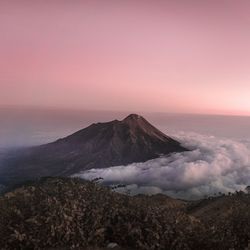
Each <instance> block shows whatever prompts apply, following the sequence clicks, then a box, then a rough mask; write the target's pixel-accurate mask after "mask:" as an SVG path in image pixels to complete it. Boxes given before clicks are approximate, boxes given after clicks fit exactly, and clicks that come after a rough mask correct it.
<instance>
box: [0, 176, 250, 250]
mask: <svg viewBox="0 0 250 250" xmlns="http://www.w3.org/2000/svg"><path fill="white" fill-rule="evenodd" d="M0 221H1V223H0V249H5V250H8V249H10V250H13V249H51V250H52V249H54V250H56V249H57V250H59V249H61V250H62V249H65V250H66V249H78V250H81V249H82V250H83V249H84V250H86V249H89V247H100V248H102V249H103V248H105V247H106V246H107V245H109V244H110V243H111V242H115V243H117V244H118V245H119V246H120V247H122V249H130V250H132V249H141V250H151V249H155V250H157V249H159V250H164V249H175V250H178V249H181V250H183V249H186V250H194V249H204V250H210V249H225V250H226V249H235V250H242V249H246V250H247V249H250V248H247V246H249V247H250V244H249V243H250V195H247V194H244V193H235V194H233V195H230V196H221V197H216V198H208V199H205V200H201V201H194V202H185V201H180V200H176V199H173V198H170V197H167V196H164V195H160V194H158V195H154V196H145V195H138V196H135V197H131V196H126V195H123V194H119V193H116V192H114V191H111V189H109V188H107V187H102V186H100V185H99V184H97V183H95V182H89V181H84V180H81V179H76V178H42V179H41V180H39V181H35V182H31V183H30V184H26V185H23V186H20V187H19V188H17V189H15V190H13V191H11V192H9V193H6V194H5V195H4V196H0ZM91 249H96V248H91ZM118 249H120V248H118Z"/></svg>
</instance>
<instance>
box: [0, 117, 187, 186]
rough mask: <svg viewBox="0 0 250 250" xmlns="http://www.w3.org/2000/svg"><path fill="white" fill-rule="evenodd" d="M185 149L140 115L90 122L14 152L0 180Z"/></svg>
mask: <svg viewBox="0 0 250 250" xmlns="http://www.w3.org/2000/svg"><path fill="white" fill-rule="evenodd" d="M184 150H186V149H185V148H184V147H182V146H181V145H180V143H179V142H177V141H175V140H173V139H172V138H170V137H168V136H166V135H165V134H163V133H162V132H160V131H159V130H158V129H156V128H155V127H154V126H152V125H151V124H150V123H149V122H147V121H146V120H145V119H144V118H143V117H141V116H139V115H134V114H132V115H129V116H128V117H126V118H125V119H124V120H122V121H118V120H114V121H111V122H106V123H97V124H92V125H90V126H89V127H87V128H85V129H83V130H80V131H78V132H76V133H74V134H73V135H70V136H68V137H66V138H63V139H60V140H58V141H55V142H53V143H50V144H46V145H42V146H39V147H33V148H29V149H25V150H22V151H19V152H15V157H10V158H9V159H8V160H7V161H6V162H5V163H4V167H3V168H0V183H2V184H9V183H15V182H17V181H18V180H19V181H20V180H29V179H34V178H38V177H42V176H69V175H72V174H75V173H78V172H80V171H82V170H87V169H91V168H105V167H110V166H116V165H126V164H129V163H132V162H143V161H147V160H149V159H152V158H156V157H158V156H159V155H160V154H169V153H173V152H181V151H184Z"/></svg>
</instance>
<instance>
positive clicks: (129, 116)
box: [123, 114, 144, 121]
mask: <svg viewBox="0 0 250 250" xmlns="http://www.w3.org/2000/svg"><path fill="white" fill-rule="evenodd" d="M140 119H144V118H143V117H142V116H140V115H137V114H130V115H128V116H127V117H126V118H125V119H124V120H123V121H135V120H140Z"/></svg>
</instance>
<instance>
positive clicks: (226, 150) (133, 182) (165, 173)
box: [78, 133, 250, 199]
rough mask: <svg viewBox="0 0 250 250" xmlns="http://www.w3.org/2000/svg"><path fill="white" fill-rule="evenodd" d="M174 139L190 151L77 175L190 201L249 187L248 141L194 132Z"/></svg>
mask: <svg viewBox="0 0 250 250" xmlns="http://www.w3.org/2000/svg"><path fill="white" fill-rule="evenodd" d="M175 137H176V138H177V139H178V140H179V141H181V142H182V144H183V145H184V146H185V147H187V148H189V149H191V151H189V152H183V153H176V154H172V155H170V156H163V157H160V158H157V159H153V160H150V161H147V162H145V163H133V164H130V165H128V166H116V167H110V168H107V169H91V170H88V171H85V172H81V173H79V174H78V176H80V177H82V178H85V179H94V178H96V177H102V178H103V179H104V182H105V183H108V184H111V183H112V184H117V183H122V184H127V185H128V189H130V190H131V192H132V193H149V194H152V193H166V194H168V195H171V196H174V197H179V198H187V199H190V198H200V197H203V196H204V195H211V194H214V193H218V192H223V193H227V192H233V191H235V190H244V189H245V186H246V185H249V184H250V141H249V140H244V141H235V140H230V139H222V138H217V137H214V136H205V135H200V134H195V133H180V134H178V135H176V136H175Z"/></svg>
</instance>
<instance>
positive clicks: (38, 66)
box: [0, 0, 250, 115]
mask: <svg viewBox="0 0 250 250" xmlns="http://www.w3.org/2000/svg"><path fill="white" fill-rule="evenodd" d="M249 12H250V4H249V2H248V1H241V0H240V1H222V0H218V1H210V0H207V1H195V0H192V1H112V0H110V1H77V0H76V1H59V0H58V1H57V0H52V1H41V0H38V1H31V0H30V1H28V0H23V1H1V2H0V34H1V39H0V87H1V91H0V105H17V106H21V105H22V106H23V105H26V106H27V105H28V106H44V107H47V106H53V107H60V108H65V107H67V108H68V107H70V108H79V109H82V108H83V109H96V110H125V111H160V112H183V113H204V114H208V113H214V114H234V115H250V98H249V93H250V83H249V78H250V77H249V66H250V29H249V27H250V16H249Z"/></svg>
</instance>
